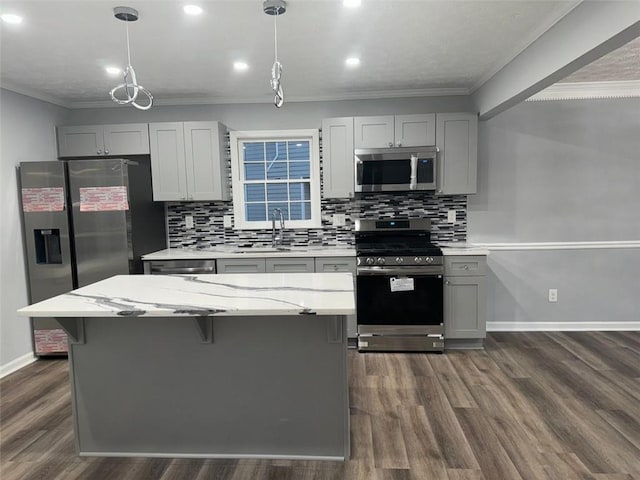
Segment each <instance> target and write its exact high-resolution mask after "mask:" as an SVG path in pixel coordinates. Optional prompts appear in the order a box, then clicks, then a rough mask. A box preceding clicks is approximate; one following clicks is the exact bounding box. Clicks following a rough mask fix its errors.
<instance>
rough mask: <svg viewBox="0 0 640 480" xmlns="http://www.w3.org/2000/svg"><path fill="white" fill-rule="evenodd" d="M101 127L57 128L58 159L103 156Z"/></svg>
mask: <svg viewBox="0 0 640 480" xmlns="http://www.w3.org/2000/svg"><path fill="white" fill-rule="evenodd" d="M102 132H103V129H102V125H85V126H80V127H58V157H60V158H65V157H96V156H98V155H104V139H103V133H102Z"/></svg>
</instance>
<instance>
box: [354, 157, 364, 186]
mask: <svg viewBox="0 0 640 480" xmlns="http://www.w3.org/2000/svg"><path fill="white" fill-rule="evenodd" d="M362 169H363V165H362V160H360V159H359V158H356V185H362Z"/></svg>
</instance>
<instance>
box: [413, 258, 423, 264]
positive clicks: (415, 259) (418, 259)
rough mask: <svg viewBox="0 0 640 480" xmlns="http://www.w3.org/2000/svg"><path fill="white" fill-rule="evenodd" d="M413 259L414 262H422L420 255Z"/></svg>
mask: <svg viewBox="0 0 640 480" xmlns="http://www.w3.org/2000/svg"><path fill="white" fill-rule="evenodd" d="M413 261H414V262H416V263H422V257H416V258H414V259H413Z"/></svg>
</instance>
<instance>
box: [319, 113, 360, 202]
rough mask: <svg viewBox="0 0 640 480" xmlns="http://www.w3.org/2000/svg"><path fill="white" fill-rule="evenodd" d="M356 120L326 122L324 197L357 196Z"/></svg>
mask: <svg viewBox="0 0 640 480" xmlns="http://www.w3.org/2000/svg"><path fill="white" fill-rule="evenodd" d="M353 149H354V146H353V117H343V118H327V119H326V120H323V121H322V189H323V190H322V191H323V196H324V198H348V197H353V194H354V179H353V175H354V157H353Z"/></svg>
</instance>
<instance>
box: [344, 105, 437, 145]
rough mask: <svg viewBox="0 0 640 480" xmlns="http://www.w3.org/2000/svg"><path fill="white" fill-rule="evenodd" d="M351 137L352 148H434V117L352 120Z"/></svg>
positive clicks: (358, 118)
mask: <svg viewBox="0 0 640 480" xmlns="http://www.w3.org/2000/svg"><path fill="white" fill-rule="evenodd" d="M354 134H355V140H354V142H355V148H389V147H419V146H425V145H435V142H436V115H435V114H434V113H428V114H420V115H384V116H378V117H355V121H354Z"/></svg>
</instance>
